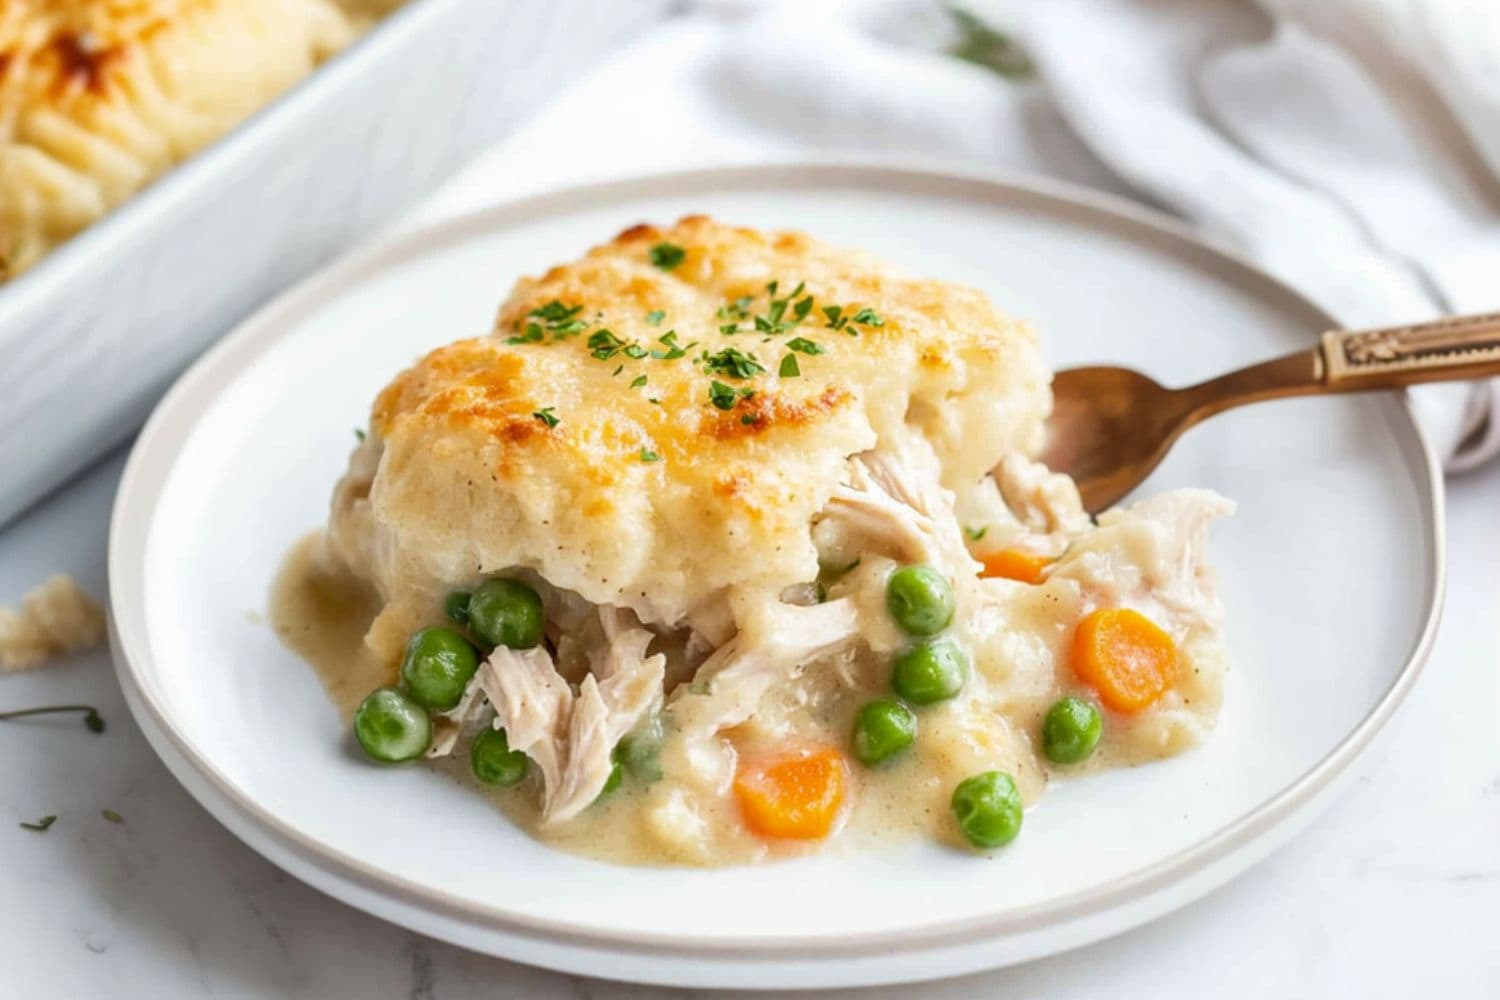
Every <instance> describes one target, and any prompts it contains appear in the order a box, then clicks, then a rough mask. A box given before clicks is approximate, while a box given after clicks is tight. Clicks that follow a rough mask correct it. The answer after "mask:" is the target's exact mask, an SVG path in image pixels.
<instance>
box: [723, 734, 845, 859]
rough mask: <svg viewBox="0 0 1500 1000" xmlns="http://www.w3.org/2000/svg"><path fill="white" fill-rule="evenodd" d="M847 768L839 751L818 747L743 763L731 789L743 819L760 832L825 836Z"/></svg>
mask: <svg viewBox="0 0 1500 1000" xmlns="http://www.w3.org/2000/svg"><path fill="white" fill-rule="evenodd" d="M848 774H849V766H848V764H846V763H845V762H844V755H843V754H842V753H840V752H839V751H837V750H835V749H834V748H832V747H822V748H819V749H817V750H814V751H812V752H811V753H804V754H800V755H798V756H795V757H782V758H779V759H777V760H774V761H771V762H770V763H767V764H762V765H758V766H749V767H742V768H741V769H740V772H739V774H737V775H736V776H735V779H734V794H735V797H736V798H738V799H739V802H740V810H741V811H742V812H743V813H744V816H745V823H746V825H747V826H749V827H750V829H752V830H754V831H755V832H756V833H758V834H760V835H761V836H763V837H788V838H792V839H796V840H818V839H821V838H823V837H826V836H828V833H829V831H830V830H832V829H833V824H834V821H835V820H837V819H838V815H839V810H840V809H842V808H843V805H844V785H845V783H846V781H847V779H848Z"/></svg>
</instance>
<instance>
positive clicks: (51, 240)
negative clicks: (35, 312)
mask: <svg viewBox="0 0 1500 1000" xmlns="http://www.w3.org/2000/svg"><path fill="white" fill-rule="evenodd" d="M363 20H365V19H364V18H363V17H362V16H361V15H360V13H359V11H358V10H357V9H356V8H355V7H353V6H351V7H348V8H346V7H345V6H342V5H340V4H339V3H336V2H334V0H4V3H0V280H3V279H4V278H6V277H9V276H12V275H15V274H17V273H19V272H20V271H22V270H24V269H25V268H26V267H28V266H30V265H31V264H33V263H35V262H36V261H37V260H38V259H39V258H40V257H42V256H43V255H44V254H46V253H47V252H48V251H50V250H51V249H52V248H53V247H55V246H57V245H58V244H59V243H61V242H62V241H63V240H66V239H67V238H68V237H69V236H71V235H73V234H74V233H76V232H78V231H79V230H81V229H83V228H84V227H86V226H88V225H89V224H90V223H92V222H94V221H95V220H96V219H98V218H99V217H100V216H102V215H103V214H104V213H106V212H108V211H109V210H110V209H111V208H113V207H115V206H116V205H118V204H120V203H121V202H122V201H124V200H125V199H127V198H129V197H130V196H131V195H133V194H134V193H135V192H137V191H139V190H140V189H141V188H143V187H144V186H146V185H147V184H148V183H150V182H151V181H152V180H153V179H155V178H156V177H158V176H160V175H161V174H162V173H164V172H165V171H167V170H168V169H170V168H171V167H172V166H173V165H174V164H176V163H178V162H180V161H182V160H183V159H185V158H187V157H188V156H190V155H192V154H193V153H194V152H196V151H197V150H199V149H201V148H203V147H204V146H206V145H208V144H209V143H211V142H213V141H214V140H216V139H218V138H219V137H220V136H222V135H223V134H224V133H226V132H228V131H229V130H230V129H232V128H233V127H234V126H236V125H238V124H239V123H240V122H241V121H243V120H244V119H245V118H247V117H249V116H250V115H251V114H252V113H254V112H255V111H256V110H258V109H259V108H261V107H262V106H263V105H265V104H266V103H268V102H269V101H270V100H271V99H273V98H274V97H276V96H277V95H278V94H280V93H281V92H282V91H284V90H286V89H287V88H288V87H290V86H291V85H292V84H294V83H296V82H297V81H298V80H300V79H302V78H303V77H304V76H306V75H307V74H308V73H310V72H311V71H312V70H313V69H314V68H315V67H316V66H317V65H318V63H319V62H321V61H322V60H323V59H325V58H327V57H328V56H329V55H331V54H333V53H334V52H337V51H338V50H339V49H340V48H342V47H343V46H345V45H347V44H348V43H349V42H350V41H352V40H353V39H354V38H355V37H356V36H357V33H358V27H359V23H362V22H363Z"/></svg>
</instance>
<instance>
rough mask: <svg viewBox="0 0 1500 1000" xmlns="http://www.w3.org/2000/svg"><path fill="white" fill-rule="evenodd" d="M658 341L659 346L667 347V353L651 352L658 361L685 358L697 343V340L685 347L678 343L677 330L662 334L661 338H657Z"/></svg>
mask: <svg viewBox="0 0 1500 1000" xmlns="http://www.w3.org/2000/svg"><path fill="white" fill-rule="evenodd" d="M656 341H657V343H659V344H661V345H663V346H664V347H666V350H665V351H652V352H651V356H652V357H653V358H655V359H656V360H658V361H676V360H677V359H678V358H680V357H682V356H684V355H685V354H687V349H688V348H689V347H692V346H693V344H696V343H697V341H696V340H695V341H693V344H686V345H683V344H679V343H677V331H676V330H668V331H667V332H666V333H664V334H662V335H661V336H660V337H657V338H656Z"/></svg>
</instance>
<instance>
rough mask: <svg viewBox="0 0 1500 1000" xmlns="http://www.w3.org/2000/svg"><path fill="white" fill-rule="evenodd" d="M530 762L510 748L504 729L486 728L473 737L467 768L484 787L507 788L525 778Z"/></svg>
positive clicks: (523, 755)
mask: <svg viewBox="0 0 1500 1000" xmlns="http://www.w3.org/2000/svg"><path fill="white" fill-rule="evenodd" d="M530 765H531V760H530V758H528V757H527V756H526V755H525V754H524V753H522V752H521V751H519V750H512V749H511V748H510V741H509V740H507V739H506V738H505V730H503V729H486V730H484V731H483V732H481V733H480V734H479V735H478V736H476V737H474V745H473V746H471V747H470V748H469V766H470V767H472V768H473V769H474V777H476V778H478V779H479V780H480V781H482V782H484V783H485V784H486V785H499V786H500V787H502V788H509V787H510V786H511V785H514V784H516V783H517V782H519V781H520V780H521V779H522V778H524V777H526V769H527V768H528V767H529V766H530Z"/></svg>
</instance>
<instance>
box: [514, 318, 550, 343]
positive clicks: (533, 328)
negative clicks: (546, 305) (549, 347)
mask: <svg viewBox="0 0 1500 1000" xmlns="http://www.w3.org/2000/svg"><path fill="white" fill-rule="evenodd" d="M542 336H543V334H542V325H541V324H540V323H537V322H535V321H534V320H533V321H531V322H528V323H527V324H526V332H525V333H522V334H520V335H519V336H515V337H509V338H507V339H506V341H505V342H506V343H507V344H536V343H539V342H540V341H541V340H542Z"/></svg>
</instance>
